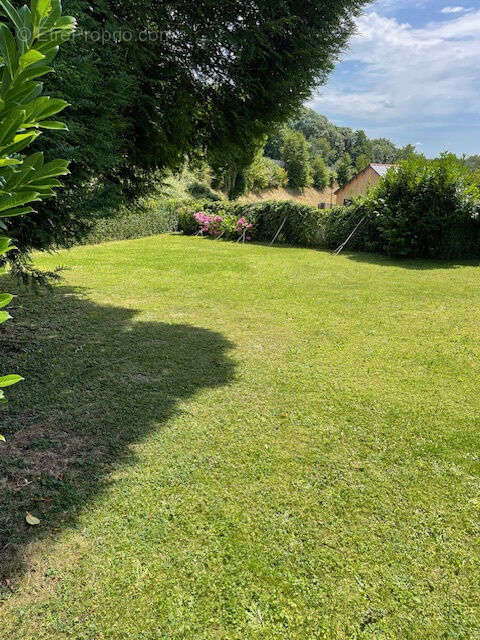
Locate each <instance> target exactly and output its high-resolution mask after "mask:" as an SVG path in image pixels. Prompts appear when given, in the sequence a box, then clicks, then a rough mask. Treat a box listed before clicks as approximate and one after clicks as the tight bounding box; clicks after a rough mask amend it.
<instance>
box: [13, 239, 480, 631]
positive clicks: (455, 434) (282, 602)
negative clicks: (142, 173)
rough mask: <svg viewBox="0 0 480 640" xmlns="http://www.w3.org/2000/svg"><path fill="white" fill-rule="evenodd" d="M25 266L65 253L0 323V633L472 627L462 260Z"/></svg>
mask: <svg viewBox="0 0 480 640" xmlns="http://www.w3.org/2000/svg"><path fill="white" fill-rule="evenodd" d="M37 264H38V266H40V267H43V268H53V267H54V266H58V265H63V266H65V267H66V270H65V271H64V273H63V277H64V280H63V282H62V283H61V284H60V285H59V286H58V287H56V288H55V291H54V292H53V293H52V294H49V295H46V296H45V295H44V296H42V297H41V298H35V297H33V296H29V295H26V294H22V296H21V297H20V298H19V299H18V300H17V301H16V306H17V308H16V309H15V310H14V315H15V320H14V321H13V322H11V323H10V324H9V327H8V333H7V334H5V335H3V336H2V337H1V340H2V344H3V345H4V347H2V350H4V351H5V348H7V357H8V359H9V362H8V363H7V364H8V367H7V369H8V370H12V371H13V370H15V371H19V372H21V373H23V374H24V375H25V377H26V378H27V382H25V383H23V384H22V385H21V386H18V387H16V388H12V390H11V391H10V394H9V395H10V405H9V408H8V410H7V411H6V413H5V414H4V418H2V432H3V433H4V434H5V436H6V437H7V440H8V444H7V445H6V447H5V448H3V449H2V451H3V453H1V455H2V463H3V461H5V462H4V464H5V468H6V470H5V471H4V473H2V474H0V478H2V477H3V478H4V479H3V485H2V489H1V491H2V494H3V497H4V498H5V501H4V505H3V507H2V509H1V510H0V533H1V534H2V536H3V539H4V543H3V544H4V545H5V546H3V547H2V553H3V556H4V558H5V561H4V564H3V567H2V572H3V582H2V583H1V585H2V586H1V591H0V593H1V598H2V600H1V601H2V605H3V606H2V613H1V614H0V637H1V638H2V640H3V639H4V638H5V639H7V638H8V639H9V640H20V639H21V640H33V639H35V640H41V639H47V638H48V639H52V640H53V639H55V640H60V639H72V640H87V639H88V640H103V639H107V638H108V639H109V640H127V639H128V640H160V639H165V640H167V639H168V640H177V639H188V640H190V639H191V640H197V639H198V640H207V639H208V640H211V639H214V638H215V639H217V638H218V639H225V640H227V639H228V640H234V639H239V640H240V639H241V640H244V639H248V640H250V639H258V640H260V639H261V640H269V639H273V638H275V639H277V638H278V639H285V640H296V639H301V640H310V639H317V638H318V639H326V640H340V639H342V640H343V639H345V640H346V639H352V640H353V639H355V640H356V639H362V638H369V639H373V638H375V639H379V638H381V639H392V640H393V639H395V640H437V639H464V638H469V639H478V638H479V637H480V611H479V606H478V603H479V598H480V562H479V560H480V557H479V556H480V544H479V540H480V478H479V473H480V464H479V455H480V453H479V443H480V392H479V372H480V371H479V369H480V364H479V356H480V353H479V352H480V344H479V318H480V286H479V281H480V268H479V267H476V266H469V265H453V264H452V265H450V264H429V263H406V264H401V263H393V262H390V261H388V260H386V259H385V260H383V259H376V258H373V257H368V256H359V255H357V256H349V255H345V256H341V257H333V256H331V255H329V254H327V253H323V252H317V251H312V250H303V249H292V248H282V247H275V248H268V247H264V246H255V245H250V246H248V245H245V246H241V245H238V244H232V243H222V242H213V241H208V240H202V239H199V238H184V237H180V236H172V237H168V236H159V237H152V238H146V239H141V240H133V241H128V242H116V243H110V244H105V245H101V246H94V247H81V248H75V249H73V250H71V251H68V252H61V253H59V254H55V255H52V256H42V257H39V258H38V260H37ZM9 286H10V288H11V286H12V285H11V284H9ZM3 288H5V287H3ZM2 290H3V289H2ZM5 344H6V347H5ZM2 358H3V355H2ZM2 367H3V368H4V364H3V361H2ZM26 511H30V512H32V513H34V514H35V515H37V516H39V517H40V519H41V524H40V526H39V527H36V528H28V527H27V525H25V524H24V523H23V520H24V515H25V512H26Z"/></svg>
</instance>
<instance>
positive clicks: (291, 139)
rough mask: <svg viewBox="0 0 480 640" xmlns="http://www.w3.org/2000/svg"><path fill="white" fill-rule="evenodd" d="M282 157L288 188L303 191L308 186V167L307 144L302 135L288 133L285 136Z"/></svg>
mask: <svg viewBox="0 0 480 640" xmlns="http://www.w3.org/2000/svg"><path fill="white" fill-rule="evenodd" d="M282 157H283V159H284V160H285V165H286V169H287V175H288V186H289V187H291V188H292V189H300V190H301V189H304V188H305V187H307V186H308V184H309V178H310V167H309V161H310V157H309V151H308V144H307V141H306V139H305V136H304V135H303V133H299V132H297V131H290V132H288V133H287V134H286V136H285V139H284V142H283V148H282Z"/></svg>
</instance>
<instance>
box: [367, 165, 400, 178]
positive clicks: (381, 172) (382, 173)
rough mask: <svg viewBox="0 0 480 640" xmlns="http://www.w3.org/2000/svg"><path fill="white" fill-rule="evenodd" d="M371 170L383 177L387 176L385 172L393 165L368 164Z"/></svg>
mask: <svg viewBox="0 0 480 640" xmlns="http://www.w3.org/2000/svg"><path fill="white" fill-rule="evenodd" d="M370 166H371V168H372V169H373V170H374V171H376V172H377V173H378V175H379V176H382V178H383V177H385V176H386V175H387V171H388V170H389V169H391V168H392V167H394V166H395V165H393V164H377V163H376V162H372V163H371V164H370Z"/></svg>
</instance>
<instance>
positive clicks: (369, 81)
mask: <svg viewBox="0 0 480 640" xmlns="http://www.w3.org/2000/svg"><path fill="white" fill-rule="evenodd" d="M357 27H358V29H357V33H356V35H355V36H354V37H353V38H352V40H351V42H350V46H349V48H348V50H347V51H346V52H345V53H344V55H343V56H342V60H341V62H340V63H339V64H338V65H337V67H336V70H335V72H334V73H333V74H332V76H331V78H330V80H329V82H328V83H327V85H325V86H323V87H320V88H319V89H318V91H317V92H316V93H315V95H314V97H313V99H312V101H311V103H310V104H309V106H311V107H312V108H313V109H315V111H317V112H318V113H323V114H325V115H326V116H328V118H330V120H332V121H333V122H334V123H335V124H337V125H340V126H348V127H352V128H354V129H365V131H366V132H367V134H368V135H369V136H371V137H375V138H376V137H385V138H390V139H391V140H393V141H394V142H395V143H397V144H399V145H405V144H407V143H412V144H416V145H417V148H418V151H421V152H422V153H425V154H427V155H428V156H434V155H436V154H438V153H440V152H441V151H445V150H450V151H454V152H455V153H457V154H463V153H466V154H468V155H470V154H474V153H478V154H480V0H470V1H469V2H468V1H467V0H465V2H463V1H459V2H458V4H457V3H456V2H455V1H454V2H448V1H445V0H376V1H375V2H372V4H371V5H369V6H368V7H367V8H366V10H365V12H364V14H363V15H362V16H361V17H360V18H359V19H358V25H357Z"/></svg>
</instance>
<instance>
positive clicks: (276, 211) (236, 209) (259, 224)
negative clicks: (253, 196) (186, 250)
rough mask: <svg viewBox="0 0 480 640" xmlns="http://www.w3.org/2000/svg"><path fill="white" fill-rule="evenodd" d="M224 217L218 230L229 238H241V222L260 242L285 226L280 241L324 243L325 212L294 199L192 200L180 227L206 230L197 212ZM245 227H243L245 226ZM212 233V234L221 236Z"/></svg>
mask: <svg viewBox="0 0 480 640" xmlns="http://www.w3.org/2000/svg"><path fill="white" fill-rule="evenodd" d="M198 213H202V214H203V215H207V216H211V217H212V219H214V218H218V217H220V218H221V219H222V222H224V224H221V223H220V221H218V220H216V221H215V222H217V223H219V227H215V231H217V230H218V229H220V233H223V236H222V237H225V238H226V239H234V238H238V237H239V235H241V233H240V232H239V226H238V223H239V221H244V222H245V223H246V224H247V225H252V226H251V227H249V228H248V237H249V238H251V239H253V240H257V241H259V242H270V241H271V240H273V238H274V237H275V235H276V233H277V232H278V231H279V230H280V229H281V232H280V234H279V236H278V238H277V242H283V243H286V244H291V245H299V246H319V245H321V244H322V243H323V212H321V211H320V210H319V209H316V208H315V207H310V206H308V205H302V204H297V203H296V202H293V201H289V200H287V201H283V202H279V201H266V202H255V203H248V204H235V203H226V202H219V203H212V202H205V203H202V202H191V203H185V204H184V205H183V206H182V207H179V209H178V224H179V230H180V231H183V233H185V234H187V235H193V234H195V233H198V232H199V231H201V230H202V227H203V225H204V219H203V218H202V219H201V220H199V219H198V218H197V217H196V214H198ZM242 230H243V229H242ZM220 233H219V234H216V233H214V234H209V235H220Z"/></svg>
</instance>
